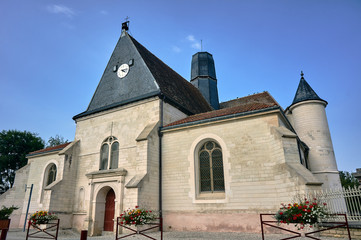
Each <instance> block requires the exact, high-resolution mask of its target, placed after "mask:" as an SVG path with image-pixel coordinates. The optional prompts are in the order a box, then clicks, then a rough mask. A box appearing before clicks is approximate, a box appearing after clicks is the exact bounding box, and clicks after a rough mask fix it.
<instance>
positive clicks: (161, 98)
mask: <svg viewBox="0 0 361 240" xmlns="http://www.w3.org/2000/svg"><path fill="white" fill-rule="evenodd" d="M164 98H165V96H164V95H163V94H162V93H161V94H160V95H159V99H160V103H159V117H160V123H159V128H158V137H159V218H160V219H161V221H162V222H163V213H162V137H163V133H162V131H161V130H162V127H163V102H164ZM162 226H163V223H162V224H161V225H160V228H162ZM160 230H161V231H162V229H160Z"/></svg>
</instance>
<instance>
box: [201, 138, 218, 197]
mask: <svg viewBox="0 0 361 240" xmlns="http://www.w3.org/2000/svg"><path fill="white" fill-rule="evenodd" d="M198 159H199V165H198V166H199V191H200V192H224V174H223V159H222V149H221V147H220V146H219V145H218V144H217V143H216V142H214V141H207V142H205V143H204V144H203V145H202V146H201V147H200V149H199V153H198Z"/></svg>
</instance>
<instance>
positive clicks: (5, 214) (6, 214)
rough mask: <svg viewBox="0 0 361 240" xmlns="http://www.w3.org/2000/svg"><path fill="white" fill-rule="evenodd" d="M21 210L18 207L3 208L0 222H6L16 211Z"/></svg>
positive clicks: (0, 210)
mask: <svg viewBox="0 0 361 240" xmlns="http://www.w3.org/2000/svg"><path fill="white" fill-rule="evenodd" d="M16 209H19V208H18V207H14V206H11V207H5V206H3V207H2V208H1V209H0V220H6V219H9V217H10V215H11V214H12V213H13V211H14V210H16Z"/></svg>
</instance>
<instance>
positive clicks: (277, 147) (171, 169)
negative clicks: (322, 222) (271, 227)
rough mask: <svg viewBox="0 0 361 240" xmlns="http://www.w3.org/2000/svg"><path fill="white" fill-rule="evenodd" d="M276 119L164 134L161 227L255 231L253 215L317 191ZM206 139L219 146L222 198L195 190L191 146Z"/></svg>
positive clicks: (288, 133) (254, 119)
mask: <svg viewBox="0 0 361 240" xmlns="http://www.w3.org/2000/svg"><path fill="white" fill-rule="evenodd" d="M280 118H281V115H280V114H278V113H277V112H273V113H270V114H264V115H259V116H253V117H244V118H238V119H229V120H226V121H220V122H213V123H205V124H203V125H201V124H198V125H196V126H190V127H187V128H179V129H177V128H175V129H170V130H164V137H163V139H164V142H163V211H164V216H165V221H164V222H165V227H166V229H167V228H169V229H173V230H191V231H198V230H201V231H223V230H225V231H233V230H235V231H239V230H245V231H257V232H258V231H259V213H262V212H263V213H267V212H272V213H273V212H275V211H276V210H277V209H278V208H279V206H280V203H282V202H287V201H290V200H291V198H292V197H293V196H294V195H295V194H297V193H300V192H303V191H304V190H306V189H309V188H312V189H318V188H319V185H320V183H316V185H315V186H314V185H312V184H313V183H315V182H317V179H315V178H314V176H313V175H312V173H311V172H310V171H308V170H307V169H306V168H305V167H304V166H302V165H301V164H300V159H299V153H298V147H297V140H296V135H295V134H294V133H292V132H291V131H290V130H288V129H287V128H285V127H284V126H282V127H280V122H283V121H284V120H282V119H281V120H280ZM282 125H285V123H283V124H282ZM207 139H212V140H214V141H216V142H217V143H218V144H219V145H220V146H221V148H222V154H223V166H224V181H225V193H224V195H223V196H217V195H213V196H212V194H211V195H208V197H205V198H204V197H199V196H201V195H200V194H198V192H197V185H198V180H197V177H196V175H197V168H196V165H197V163H196V161H197V147H199V144H200V143H201V142H204V141H205V140H207ZM312 182H313V183H312ZM306 184H310V185H306ZM230 219H231V221H230ZM252 219H253V220H252Z"/></svg>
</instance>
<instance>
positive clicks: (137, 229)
mask: <svg viewBox="0 0 361 240" xmlns="http://www.w3.org/2000/svg"><path fill="white" fill-rule="evenodd" d="M157 220H159V222H151V223H146V224H144V225H138V226H127V225H124V224H122V223H121V221H122V218H120V217H118V218H117V228H116V235H115V239H116V240H119V239H122V238H127V237H130V236H134V235H142V236H144V237H146V238H150V239H152V240H157V239H155V238H153V237H151V236H149V235H147V234H148V233H149V231H152V230H153V231H154V230H156V229H159V230H160V240H163V220H162V218H157ZM120 228H124V229H126V230H128V231H127V233H126V235H125V236H119V232H120ZM146 232H147V233H146Z"/></svg>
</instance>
